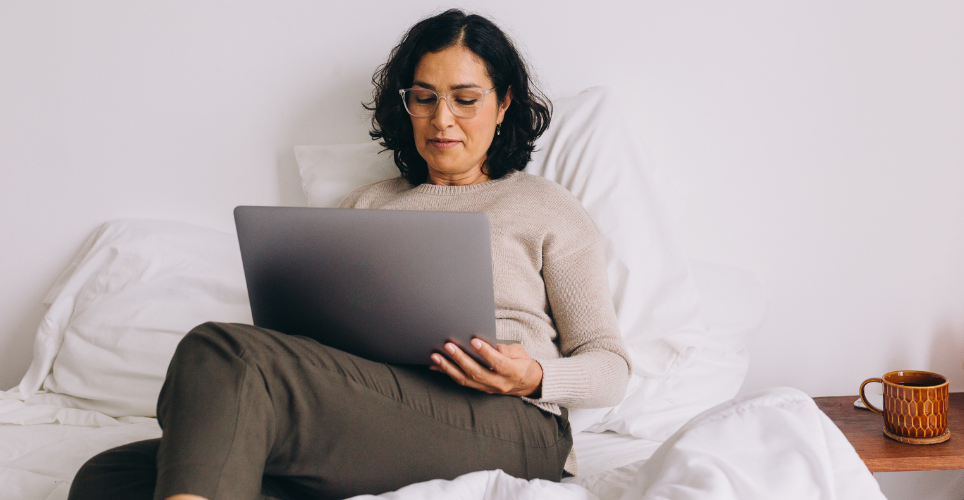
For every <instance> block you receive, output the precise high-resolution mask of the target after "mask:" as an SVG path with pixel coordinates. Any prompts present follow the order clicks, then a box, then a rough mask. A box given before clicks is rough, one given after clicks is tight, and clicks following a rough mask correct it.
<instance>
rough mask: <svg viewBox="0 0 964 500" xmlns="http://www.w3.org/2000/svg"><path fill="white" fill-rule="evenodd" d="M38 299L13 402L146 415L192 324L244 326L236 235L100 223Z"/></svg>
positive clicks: (246, 310) (177, 226)
mask: <svg viewBox="0 0 964 500" xmlns="http://www.w3.org/2000/svg"><path fill="white" fill-rule="evenodd" d="M44 302H45V303H47V304H49V305H50V308H49V309H48V310H47V314H46V315H45V316H44V318H43V321H42V322H41V325H40V328H39V329H38V331H37V336H36V339H35V342H34V359H33V362H32V363H31V365H30V368H29V369H28V370H27V374H26V375H25V376H24V378H23V379H22V381H21V382H20V386H19V390H20V395H19V396H20V399H25V400H26V401H27V403H28V404H52V405H56V406H61V407H66V408H80V409H84V410H93V411H99V412H101V413H105V414H107V415H111V416H133V415H140V416H153V415H154V414H155V411H156V410H155V408H156V405H157V396H158V393H159V392H160V389H161V385H162V383H163V382H164V377H165V375H166V373H167V366H168V364H169V363H170V360H171V356H173V354H174V349H175V347H176V346H177V344H178V342H179V341H180V340H181V337H183V336H184V335H185V334H186V333H187V332H188V331H189V330H190V329H191V328H193V327H194V326H196V325H198V324H201V323H203V322H205V321H224V322H241V323H251V312H250V307H249V305H248V296H247V287H246V286H245V282H244V273H243V270H242V266H241V254H240V251H239V250H238V242H237V237H236V236H234V235H232V234H229V233H223V232H220V231H215V230H211V229H206V228H201V227H197V226H193V225H190V224H184V223H178V222H166V221H152V220H118V221H111V222H107V223H105V224H104V225H103V226H101V228H100V229H99V230H98V231H97V232H96V233H95V234H94V235H93V236H91V237H90V238H89V239H88V241H87V243H86V244H85V245H84V248H83V249H82V250H81V252H80V253H79V254H78V256H77V258H76V259H75V260H74V262H73V263H71V265H70V266H69V267H68V269H67V270H66V271H65V272H64V273H63V274H62V276H61V278H60V279H59V280H58V281H57V283H56V284H55V285H54V286H53V288H52V289H51V290H50V292H49V293H48V295H47V298H46V299H45V301H44ZM8 397H9V396H8Z"/></svg>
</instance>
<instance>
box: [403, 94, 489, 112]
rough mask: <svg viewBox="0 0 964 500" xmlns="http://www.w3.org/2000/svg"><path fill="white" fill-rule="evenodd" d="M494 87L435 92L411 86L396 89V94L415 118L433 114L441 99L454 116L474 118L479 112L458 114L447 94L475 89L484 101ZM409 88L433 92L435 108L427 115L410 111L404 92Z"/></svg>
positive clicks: (436, 110)
mask: <svg viewBox="0 0 964 500" xmlns="http://www.w3.org/2000/svg"><path fill="white" fill-rule="evenodd" d="M495 89H496V88H495V87H492V88H491V89H488V90H479V89H456V90H452V91H449V92H445V93H442V92H436V91H434V90H430V89H425V88H422V87H411V88H407V89H401V90H399V91H398V95H399V97H401V98H402V106H403V107H404V108H405V111H407V112H408V114H409V115H411V116H414V117H415V118H428V117H430V116H432V115H434V114H435V113H436V112H438V105H439V102H441V100H442V99H445V104H447V105H448V107H449V111H451V112H452V114H453V115H455V116H457V117H459V118H474V117H476V116H479V112H478V111H476V112H475V114H474V115H460V114H458V113H457V112H456V111H455V108H453V107H452V101H450V100H449V95H451V94H452V93H453V92H460V91H463V90H477V91H478V92H481V93H482V99H481V100H482V101H484V100H485V96H487V95H489V94H490V93H492V91H493V90H495ZM411 90H421V91H423V92H431V93H433V94H435V109H433V110H432V112H431V113H429V114H427V115H416V114H415V113H412V110H410V109H408V102H407V101H406V100H405V93H406V92H409V91H411ZM481 109H482V106H481V105H479V110H481Z"/></svg>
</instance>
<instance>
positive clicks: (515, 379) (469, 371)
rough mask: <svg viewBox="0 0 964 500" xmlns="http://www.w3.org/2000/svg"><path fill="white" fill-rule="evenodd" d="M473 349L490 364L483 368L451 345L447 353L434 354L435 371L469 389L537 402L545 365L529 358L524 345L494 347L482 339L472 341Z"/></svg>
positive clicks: (447, 345) (447, 346)
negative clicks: (444, 354) (520, 397)
mask: <svg viewBox="0 0 964 500" xmlns="http://www.w3.org/2000/svg"><path fill="white" fill-rule="evenodd" d="M471 344H472V348H473V349H475V352H477V353H478V354H479V356H480V357H481V358H482V359H484V360H485V361H486V362H488V363H489V366H491V367H492V369H491V370H489V369H488V368H485V367H483V366H482V365H480V364H479V363H478V362H476V361H475V360H474V359H472V357H471V356H469V355H468V354H465V353H464V352H463V351H462V350H461V349H459V347H458V346H456V345H455V344H453V343H451V342H448V343H446V344H445V352H447V353H448V355H449V358H450V359H446V358H445V356H442V355H441V354H432V361H433V362H434V363H435V365H432V366H430V367H429V368H431V369H432V370H435V371H439V372H442V373H445V374H446V375H448V376H449V377H452V379H453V380H455V381H456V382H458V383H459V384H461V385H464V386H466V387H472V388H473V389H478V390H480V391H482V392H486V393H489V394H511V395H513V396H528V397H531V398H538V397H539V396H540V393H541V392H542V365H540V364H539V363H538V362H536V361H535V360H534V359H532V358H530V357H529V355H528V354H526V350H525V348H524V347H522V344H509V345H507V344H499V345H497V346H496V347H492V346H491V345H489V344H488V343H486V342H483V341H481V340H479V339H472V342H471Z"/></svg>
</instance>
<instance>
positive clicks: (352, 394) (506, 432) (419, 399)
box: [155, 323, 572, 499]
mask: <svg viewBox="0 0 964 500" xmlns="http://www.w3.org/2000/svg"><path fill="white" fill-rule="evenodd" d="M158 420H159V422H160V423H161V426H162V428H163V430H164V437H163V439H162V442H161V444H160V447H159V452H158V455H157V469H158V481H157V489H156V492H155V498H158V499H160V498H164V497H165V496H167V495H171V494H175V493H193V494H197V495H201V496H206V497H208V498H212V499H216V498H257V497H258V493H259V491H261V484H262V477H263V478H264V479H265V481H267V482H270V483H271V484H272V485H274V486H276V488H277V489H276V491H278V495H277V496H278V497H289V498H297V497H301V496H305V497H310V498H344V497H347V496H352V495H356V494H361V493H381V492H385V491H390V490H394V489H397V488H400V487H402V486H405V485H407V484H410V483H413V482H418V481H425V480H429V479H452V478H455V477H457V476H459V475H461V474H464V473H467V472H472V471H476V470H487V469H502V470H504V471H506V472H507V473H509V474H511V475H514V476H517V477H523V478H545V479H553V480H558V479H559V478H560V477H561V474H562V467H563V464H564V463H565V459H566V456H567V455H568V452H569V449H570V448H571V445H572V437H571V435H570V433H569V429H568V422H566V421H565V419H564V418H560V417H555V416H553V415H549V414H547V413H545V412H542V411H541V410H539V409H538V408H535V407H534V406H531V405H528V404H526V403H524V402H523V401H522V400H521V399H519V398H517V397H511V396H491V395H487V394H484V393H481V392H479V391H476V390H473V389H467V388H464V387H461V386H458V385H457V384H455V383H454V382H452V381H451V379H449V378H448V377H446V376H445V375H442V374H438V373H434V372H431V371H428V370H427V369H426V368H425V367H404V366H393V365H386V364H382V363H375V362H371V361H368V360H364V359H361V358H358V357H356V356H352V355H350V354H347V353H344V352H342V351H338V350H337V349H331V348H328V347H326V346H323V345H321V344H318V343H317V342H315V341H312V340H310V339H307V338H303V337H293V336H287V335H282V334H279V333H276V332H271V331H269V330H263V329H259V328H255V327H252V326H247V325H225V324H213V323H208V324H205V325H201V326H200V327H198V328H196V329H195V330H193V331H192V332H191V333H190V334H189V335H187V336H186V337H185V338H184V340H183V341H182V342H181V344H180V345H179V346H178V349H177V353H176V354H175V356H174V359H173V360H172V362H171V367H170V369H169V371H168V378H167V380H166V381H165V385H164V388H163V390H162V392H161V397H160V399H159V401H158Z"/></svg>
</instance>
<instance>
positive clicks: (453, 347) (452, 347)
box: [445, 344, 455, 354]
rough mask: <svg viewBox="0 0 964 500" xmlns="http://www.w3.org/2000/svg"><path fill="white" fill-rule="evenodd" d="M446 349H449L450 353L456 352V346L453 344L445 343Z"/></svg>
mask: <svg viewBox="0 0 964 500" xmlns="http://www.w3.org/2000/svg"><path fill="white" fill-rule="evenodd" d="M445 350H446V351H448V352H449V354H455V346H454V345H452V344H445Z"/></svg>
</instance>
